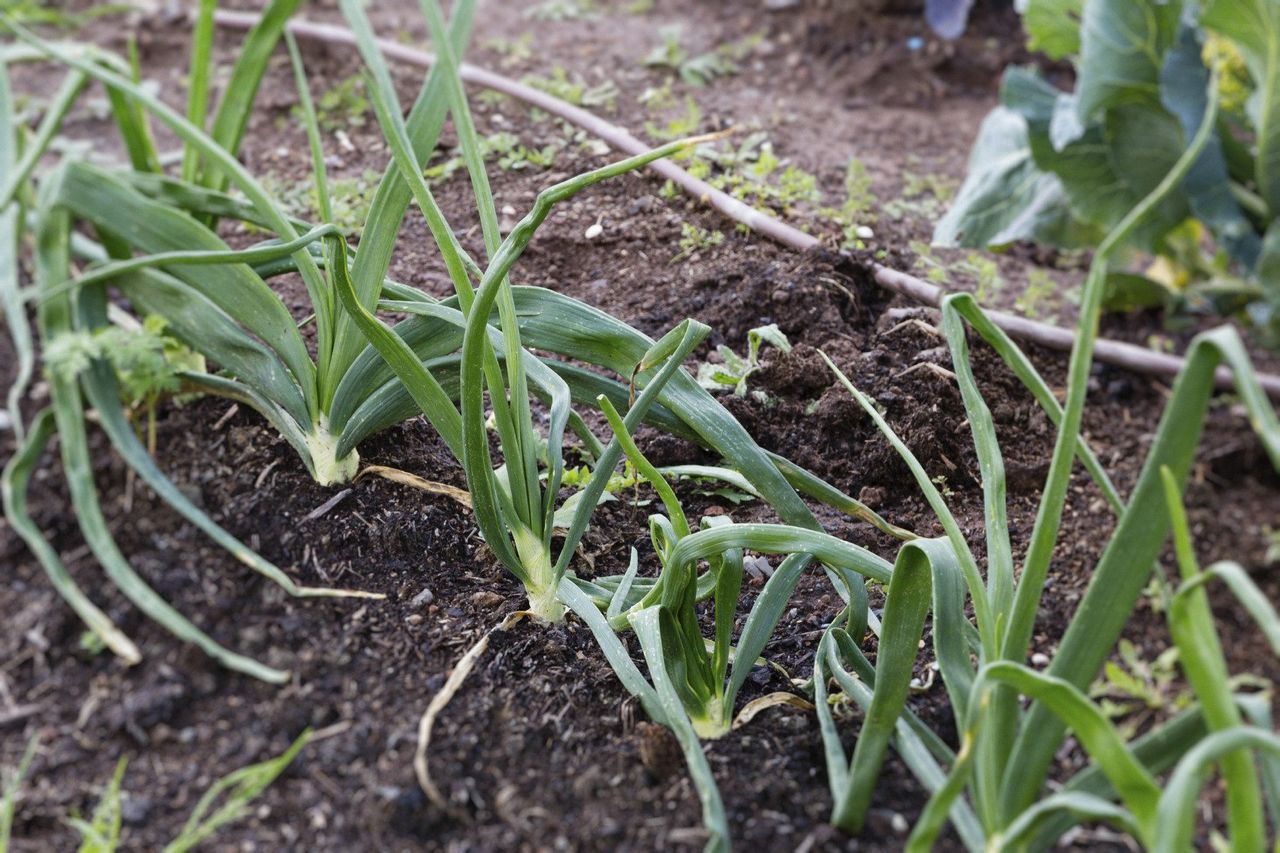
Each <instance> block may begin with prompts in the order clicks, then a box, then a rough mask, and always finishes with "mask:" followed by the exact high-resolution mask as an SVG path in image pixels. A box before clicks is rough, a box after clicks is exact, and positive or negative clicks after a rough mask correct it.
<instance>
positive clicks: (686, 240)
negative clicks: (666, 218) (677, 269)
mask: <svg viewBox="0 0 1280 853" xmlns="http://www.w3.org/2000/svg"><path fill="white" fill-rule="evenodd" d="M723 242H724V232H723V231H717V230H716V229H714V228H703V227H701V226H700V225H695V224H693V223H692V222H681V223H680V251H679V252H677V253H676V255H675V256H674V257H672V258H671V263H673V264H676V263H679V262H680V261H683V260H686V259H687V258H690V257H693V256H694V255H696V254H697V253H698V252H701V251H704V250H706V249H713V248H715V247H716V246H719V245H720V244H721V243H723Z"/></svg>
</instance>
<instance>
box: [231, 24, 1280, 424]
mask: <svg viewBox="0 0 1280 853" xmlns="http://www.w3.org/2000/svg"><path fill="white" fill-rule="evenodd" d="M257 22H258V16H257V15H255V14H253V13H246V12H231V11H224V10H221V9H220V10H218V11H216V12H215V13H214V23H215V24H216V25H217V26H220V27H223V28H226V29H233V30H247V29H249V28H250V27H252V26H254V25H255V24H256V23H257ZM289 29H290V31H291V32H292V33H293V34H294V35H295V36H297V37H298V38H301V39H306V40H309V41H317V42H323V43H325V44H343V45H352V46H354V45H355V36H354V35H353V34H352V33H351V31H350V30H348V29H346V28H344V27H339V26H333V25H331V24H319V23H313V22H310V21H291V22H290V23H289ZM378 46H379V47H380V48H381V49H382V52H383V54H384V55H386V56H387V57H388V58H390V59H394V60H397V61H399V62H403V63H405V64H406V65H415V66H417V67H419V68H430V67H431V64H432V63H433V62H434V61H435V57H434V56H433V55H432V54H430V53H428V52H426V51H423V50H417V49H415V48H412V47H407V46H405V45H403V44H397V43H395V42H391V41H386V40H379V42H378ZM459 71H460V74H461V76H462V79H463V80H464V81H465V82H467V83H471V84H473V85H476V86H481V87H483V88H485V89H491V90H493V91H495V92H501V93H502V94H504V95H509V96H511V97H512V98H515V99H516V100H518V101H523V102H524V103H526V104H528V105H529V106H532V107H536V108H538V109H540V110H542V111H543V112H546V113H549V114H551V115H554V116H556V117H558V118H562V119H564V120H565V121H567V122H569V123H570V124H573V125H575V126H577V127H579V128H581V129H582V130H585V131H587V132H588V133H590V134H592V135H593V136H596V137H598V138H600V139H602V140H604V141H605V142H606V143H608V144H609V146H610V147H612V148H614V149H615V150H617V151H620V152H622V153H624V154H630V155H635V154H643V153H644V152H646V151H648V150H649V149H650V147H651V146H650V145H649V144H648V143H646V142H643V141H642V140H639V139H637V138H635V137H634V136H632V135H631V134H630V133H628V132H627V131H626V130H625V129H624V128H621V127H619V126H618V125H616V124H612V123H610V122H608V121H605V120H604V119H602V118H600V117H599V116H597V115H595V114H594V113H591V112H588V111H587V110H584V109H582V108H581V107H576V106H574V105H573V104H570V103H568V102H566V101H563V100H561V99H559V98H556V97H554V96H552V95H549V94H547V93H546V92H543V91H541V90H539V89H535V88H533V87H532V86H526V85H525V84H523V83H519V82H517V81H515V80H512V79H511V78H509V77H503V76H502V75H501V74H495V73H493V72H492V71H488V70H486V69H484V68H479V67H477V66H475V65H471V64H469V63H465V62H464V63H463V64H462V67H461V68H460V69H459ZM649 168H650V169H652V170H653V171H655V172H657V173H658V174H659V175H661V176H662V177H664V178H666V179H667V180H669V181H671V182H672V183H673V184H675V185H676V186H678V187H680V189H682V190H684V192H685V193H687V194H688V195H690V196H693V197H694V198H696V199H698V200H699V201H701V202H704V203H706V204H708V205H710V206H711V207H713V208H715V209H716V210H718V211H719V212H720V213H723V214H724V215H725V216H727V217H729V218H730V219H732V220H734V221H736V222H740V223H742V224H743V225H746V226H747V227H748V228H750V229H751V230H752V231H755V232H756V233H758V234H763V235H764V236H766V237H768V238H770V239H771V240H775V241H776V242H778V243H781V244H782V245H784V246H787V247H789V248H792V249H795V250H797V251H801V252H804V251H808V250H809V249H812V248H815V247H816V246H818V245H819V240H818V238H816V237H814V236H813V235H812V234H806V233H805V232H803V231H801V230H799V229H798V228H795V227H793V226H791V225H788V224H787V223H785V222H782V221H781V220H779V219H776V218H774V217H773V216H770V215H769V214H767V213H762V212H760V211H759V210H756V209H755V208H753V207H751V206H749V205H747V204H744V203H742V202H741V201H738V199H736V198H734V197H733V196H731V195H729V194H728V193H725V192H722V191H721V190H718V189H716V188H715V187H713V186H711V185H710V184H708V183H707V182H706V181H703V180H700V179H698V178H695V177H694V176H693V175H690V174H689V173H688V172H686V171H685V170H684V169H682V168H680V167H679V166H677V165H676V164H675V163H673V162H671V161H670V160H657V161H655V162H654V163H652V164H650V166H649ZM859 263H863V262H861V261H859ZM870 269H871V273H872V276H873V278H874V279H875V282H876V283H877V284H879V285H880V286H881V287H883V288H885V289H886V290H890V291H893V292H894V293H898V294H901V295H902V296H906V297H908V298H909V299H913V300H915V301H916V302H919V303H922V304H924V305H931V306H934V307H937V305H938V303H939V302H940V301H941V300H942V297H943V296H945V295H946V294H945V292H944V291H943V290H942V288H940V287H937V286H935V285H932V284H929V283H928V282H926V281H922V280H921V279H918V278H916V277H915V276H912V275H908V274H906V273H904V272H899V271H898V270H894V269H890V268H889V267H886V266H883V265H881V264H876V263H872V264H871V265H870ZM987 316H989V317H990V318H991V320H992V322H994V323H995V324H996V325H997V326H999V327H1000V328H1001V329H1003V330H1004V331H1005V332H1007V333H1008V334H1009V335H1010V336H1012V337H1014V338H1017V339H1019V340H1023V341H1028V342H1030V343H1033V344H1037V345H1039V346H1042V347H1045V348H1047V349H1053V350H1060V351H1064V352H1067V351H1070V350H1071V348H1072V347H1073V346H1074V344H1075V333H1074V332H1072V331H1071V330H1070V329H1064V328H1062V327H1061V326H1055V325H1053V324H1050V323H1040V322H1037V321H1035V320H1029V319H1027V318H1025V317H1019V316H1017V315H1014V314H1007V313H1005V312H1003V311H988V312H987ZM1094 353H1095V357H1096V358H1097V359H1098V361H1102V362H1106V363H1107V364H1112V365H1115V366H1117V367H1122V368H1125V369H1126V370H1131V371H1133V372H1135V373H1145V374H1149V375H1152V376H1161V377H1165V378H1172V377H1173V376H1175V375H1177V373H1178V371H1180V370H1181V369H1182V366H1183V364H1184V361H1183V359H1182V358H1181V357H1179V356H1176V355H1171V354H1168V353H1161V352H1156V351H1155V350H1151V349H1148V348H1146V347H1141V346H1137V345H1136V344H1130V343H1125V342H1123V341H1114V340H1109V339H1107V338H1100V339H1099V340H1098V342H1097V344H1096V346H1095V349H1094ZM1258 381H1259V382H1260V383H1261V384H1262V387H1263V389H1265V390H1266V392H1267V395H1268V396H1270V397H1271V398H1272V399H1273V400H1280V376H1273V375H1269V374H1265V373H1262V374H1258ZM1217 385H1218V387H1219V388H1222V389H1230V388H1234V387H1235V382H1234V380H1233V379H1232V376H1231V373H1230V371H1228V370H1227V369H1226V368H1219V369H1218V374H1217Z"/></svg>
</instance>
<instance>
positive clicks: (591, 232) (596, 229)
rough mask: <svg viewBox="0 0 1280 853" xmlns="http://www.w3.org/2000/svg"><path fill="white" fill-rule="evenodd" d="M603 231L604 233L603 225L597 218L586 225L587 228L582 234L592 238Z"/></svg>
mask: <svg viewBox="0 0 1280 853" xmlns="http://www.w3.org/2000/svg"><path fill="white" fill-rule="evenodd" d="M603 233H604V226H603V225H601V224H600V220H598V219H597V220H596V221H595V222H593V223H591V224H590V225H588V226H587V230H586V231H585V232H583V235H582V236H583V237H586V238H587V239H588V240H594V239H595V238H597V237H599V236H600V235H601V234H603Z"/></svg>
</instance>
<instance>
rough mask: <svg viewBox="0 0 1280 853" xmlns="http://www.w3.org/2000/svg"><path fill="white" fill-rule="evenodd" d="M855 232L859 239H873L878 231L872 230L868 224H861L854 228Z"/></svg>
mask: <svg viewBox="0 0 1280 853" xmlns="http://www.w3.org/2000/svg"><path fill="white" fill-rule="evenodd" d="M853 233H854V235H855V236H857V238H858V239H859V240H871V239H873V238H874V237H875V236H876V232H874V231H872V230H871V229H870V228H868V227H867V226H866V225H859V226H858V227H857V228H856V229H854V232H853Z"/></svg>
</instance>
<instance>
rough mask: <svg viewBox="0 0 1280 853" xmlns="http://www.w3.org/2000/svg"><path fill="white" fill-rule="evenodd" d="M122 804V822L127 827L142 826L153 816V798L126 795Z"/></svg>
mask: <svg viewBox="0 0 1280 853" xmlns="http://www.w3.org/2000/svg"><path fill="white" fill-rule="evenodd" d="M121 799H122V801H121V803H120V821H121V822H122V823H124V824H125V825H126V826H140V825H141V824H144V823H146V822H147V818H149V817H150V816H151V809H152V806H153V805H154V804H153V802H152V800H151V798H150V797H148V796H145V795H142V794H128V793H126V794H125V795H124V796H123V797H122V798H121Z"/></svg>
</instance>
